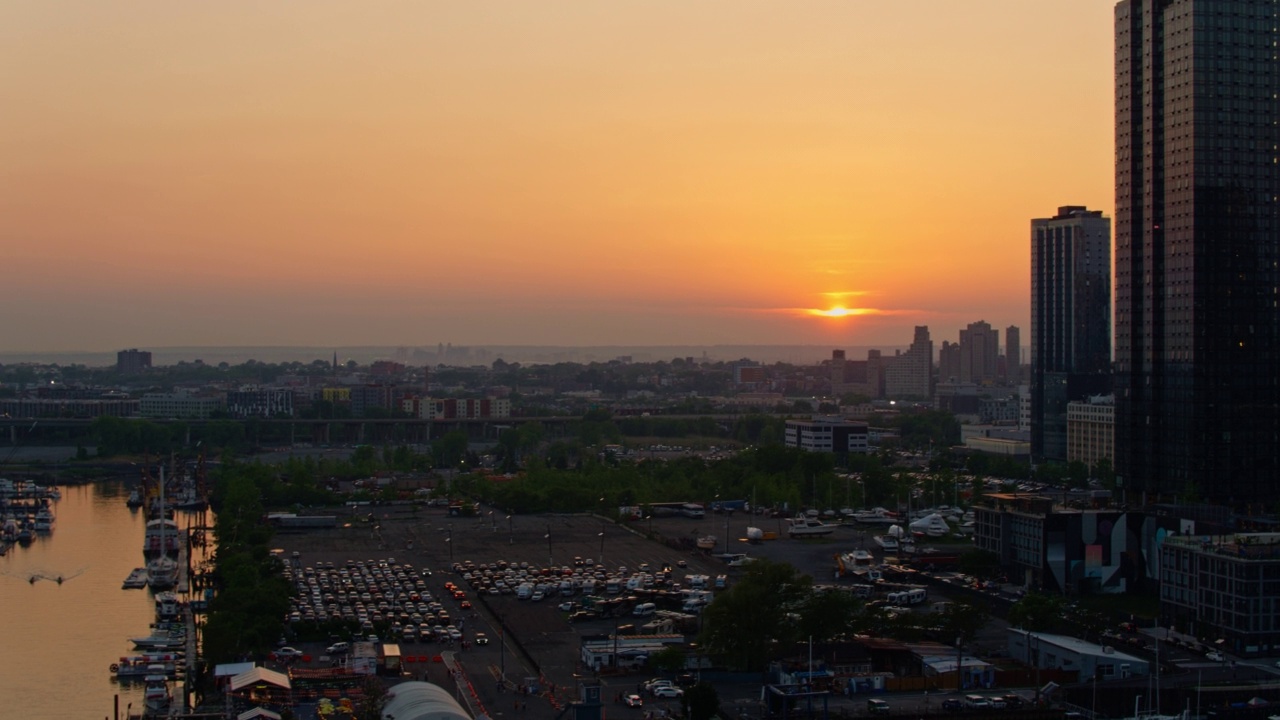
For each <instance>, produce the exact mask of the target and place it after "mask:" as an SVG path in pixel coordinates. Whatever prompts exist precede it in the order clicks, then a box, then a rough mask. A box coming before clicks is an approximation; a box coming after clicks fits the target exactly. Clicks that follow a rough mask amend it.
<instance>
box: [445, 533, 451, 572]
mask: <svg viewBox="0 0 1280 720" xmlns="http://www.w3.org/2000/svg"><path fill="white" fill-rule="evenodd" d="M445 532H447V533H449V536H448V537H446V538H445V539H444V544H445V545H448V546H449V565H450V566H452V565H453V528H446V529H445Z"/></svg>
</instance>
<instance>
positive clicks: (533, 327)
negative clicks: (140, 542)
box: [0, 0, 1114, 351]
mask: <svg viewBox="0 0 1280 720" xmlns="http://www.w3.org/2000/svg"><path fill="white" fill-rule="evenodd" d="M1113 5H1114V2H1113V0H963V2H957V1H956V0H901V1H898V0H892V1H890V0H838V1H832V2H817V1H807V0H797V1H795V2H777V1H771V2H753V1H749V0H732V1H729V0H725V1H721V2H711V1H707V2H698V1H693V2H691V1H690V0H680V1H678V2H675V1H671V2H666V1H662V0H638V1H635V2H632V1H629V0H602V1H599V2H593V1H586V0H575V1H574V2H567V1H566V2H559V1H546V2H544V1H540V0H516V1H512V2H501V1H497V0H493V1H489V2H478V3H476V2H449V3H445V2H427V1H425V0H422V1H419V2H383V3H355V2H349V1H347V0H344V1H342V2H323V1H317V0H311V1H309V2H252V3H250V2H129V3H111V2H108V3H104V2H100V1H99V0H91V1H90V0H66V1H63V2H49V1H48V0H3V2H0V268H2V269H3V282H2V283H0V308H2V309H0V350H6V351H40V350H48V351H56V350H103V349H116V348H123V347H148V346H152V347H156V346H175V345H322V346H328V345H337V344H341V345H356V344H389V345H435V344H436V343H438V342H451V343H454V344H473V345H474V344H486V343H492V344H498V343H501V344H538V345H553V344H558V345H607V344H618V345H640V344H664V345H671V344H695V345H707V344H719V343H737V344H818V345H829V346H831V347H842V346H854V345H873V344H884V345H906V344H908V343H909V342H910V340H911V327H912V326H913V325H928V326H930V329H931V332H932V335H933V339H934V342H935V344H936V345H940V344H941V341H943V340H952V341H954V340H956V339H957V330H958V328H960V327H962V326H964V325H966V324H968V323H970V322H973V321H976V320H980V319H985V320H986V321H988V322H990V323H991V324H992V325H995V326H997V327H999V328H1001V329H1003V328H1004V327H1005V326H1007V325H1010V324H1014V325H1018V326H1020V327H1022V328H1023V338H1024V342H1025V341H1026V338H1027V337H1028V335H1029V327H1028V326H1029V302H1028V294H1029V273H1030V270H1029V255H1030V252H1029V222H1030V219H1031V218H1033V217H1046V216H1050V215H1052V214H1053V213H1054V212H1055V210H1056V208H1057V207H1058V206H1059V205H1073V204H1074V205H1088V206H1089V207H1091V208H1095V209H1102V210H1103V211H1104V212H1105V213H1106V214H1107V215H1108V216H1110V215H1111V214H1112V206H1113V187H1112V185H1113V177H1114V169H1113V142H1114V141H1113V130H1112V125H1113V112H1112V100H1113V91H1112V75H1113V72H1112V70H1113V39H1112V7H1113ZM833 308H844V309H845V311H843V312H841V311H836V312H828V313H826V314H819V313H817V312H814V311H830V310H832V309H833Z"/></svg>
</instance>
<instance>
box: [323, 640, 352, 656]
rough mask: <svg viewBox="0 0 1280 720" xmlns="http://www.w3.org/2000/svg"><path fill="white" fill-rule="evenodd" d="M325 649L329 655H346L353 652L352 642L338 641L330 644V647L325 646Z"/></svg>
mask: <svg viewBox="0 0 1280 720" xmlns="http://www.w3.org/2000/svg"><path fill="white" fill-rule="evenodd" d="M324 651H325V654H327V655H346V654H347V653H349V652H351V643H349V642H336V643H334V644H332V645H330V646H329V647H327V648H325V649H324Z"/></svg>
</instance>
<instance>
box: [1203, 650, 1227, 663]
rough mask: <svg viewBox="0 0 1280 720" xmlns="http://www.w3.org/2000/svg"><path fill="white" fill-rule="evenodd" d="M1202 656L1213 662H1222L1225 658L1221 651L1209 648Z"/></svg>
mask: <svg viewBox="0 0 1280 720" xmlns="http://www.w3.org/2000/svg"><path fill="white" fill-rule="evenodd" d="M1204 656H1205V657H1207V658H1209V659H1210V660H1212V661H1214V662H1222V661H1223V660H1225V659H1226V656H1224V655H1223V654H1222V653H1220V652H1218V651H1217V650H1210V651H1209V652H1207V653H1205V654H1204Z"/></svg>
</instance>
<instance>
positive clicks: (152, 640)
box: [129, 632, 187, 650]
mask: <svg viewBox="0 0 1280 720" xmlns="http://www.w3.org/2000/svg"><path fill="white" fill-rule="evenodd" d="M129 642H131V643H133V646H134V647H136V648H138V649H139V650H180V649H182V648H183V647H186V644H187V634H186V633H173V632H153V633H152V634H150V635H148V636H147V637H140V638H129Z"/></svg>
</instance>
